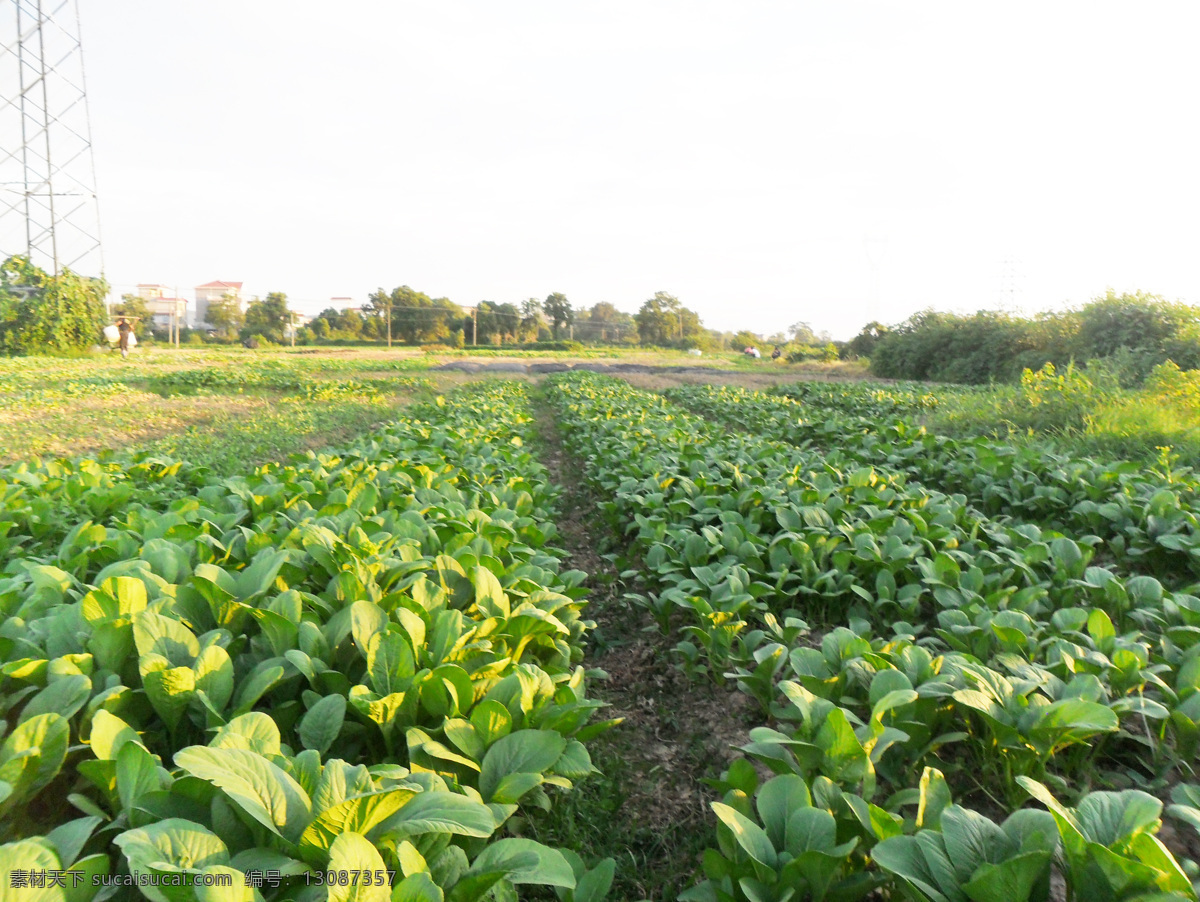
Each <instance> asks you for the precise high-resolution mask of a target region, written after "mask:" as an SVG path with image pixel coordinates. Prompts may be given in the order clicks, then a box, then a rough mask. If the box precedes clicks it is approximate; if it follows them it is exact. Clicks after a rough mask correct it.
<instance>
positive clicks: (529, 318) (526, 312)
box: [517, 298, 542, 341]
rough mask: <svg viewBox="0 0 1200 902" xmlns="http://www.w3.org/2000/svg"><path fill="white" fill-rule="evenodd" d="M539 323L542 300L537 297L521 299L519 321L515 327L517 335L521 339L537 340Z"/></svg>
mask: <svg viewBox="0 0 1200 902" xmlns="http://www.w3.org/2000/svg"><path fill="white" fill-rule="evenodd" d="M541 325H542V302H541V301H539V300H538V299H537V298H526V299H525V300H523V301H521V322H520V325H519V326H518V327H517V337H518V338H519V339H520V340H521V341H537V337H538V330H539V329H540V328H541Z"/></svg>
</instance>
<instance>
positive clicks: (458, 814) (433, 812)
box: [380, 791, 496, 837]
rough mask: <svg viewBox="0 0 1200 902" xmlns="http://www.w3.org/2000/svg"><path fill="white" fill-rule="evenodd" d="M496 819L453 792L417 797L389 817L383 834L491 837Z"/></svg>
mask: <svg viewBox="0 0 1200 902" xmlns="http://www.w3.org/2000/svg"><path fill="white" fill-rule="evenodd" d="M495 829H496V819H495V817H494V816H493V815H492V811H491V809H490V808H488V807H487V806H486V805H483V804H481V803H479V802H476V801H474V800H472V799H468V798H467V797H466V796H460V795H456V794H455V793H452V792H444V791H433V792H422V793H418V794H417V795H416V796H414V797H413V798H411V799H409V800H408V802H406V803H405V804H404V806H403V807H402V808H401V809H400V810H399V811H397V812H396V813H395V814H394V815H392V816H391V817H389V818H388V819H387V820H386V821H385V822H384V825H383V827H382V829H381V831H380V832H381V834H384V835H396V836H400V837H404V836H416V835H418V834H421V833H454V834H458V835H461V836H491V835H492V832H493V831H494V830H495Z"/></svg>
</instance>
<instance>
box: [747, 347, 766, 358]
mask: <svg viewBox="0 0 1200 902" xmlns="http://www.w3.org/2000/svg"><path fill="white" fill-rule="evenodd" d="M743 353H745V355H746V356H747V357H762V354H760V353H758V348H746V350H745V351H744V352H743Z"/></svg>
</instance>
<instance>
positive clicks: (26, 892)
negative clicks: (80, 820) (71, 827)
mask: <svg viewBox="0 0 1200 902" xmlns="http://www.w3.org/2000/svg"><path fill="white" fill-rule="evenodd" d="M62 867H63V863H62V862H60V861H59V859H58V856H57V855H55V854H54V852H52V851H51V850H50V849H48V848H47V847H46V846H45V845H44V844H43V843H42V842H40V841H38V840H33V839H23V840H19V841H18V842H10V843H5V844H4V845H2V846H0V893H2V894H3V897H4V899H5V902H10V900H11V902H66V893H65V891H64V890H63V889H61V888H57V887H32V886H30V887H15V886H13V871H18V870H20V871H24V872H26V874H28V872H29V871H31V870H38V871H53V870H61V869H62ZM68 885H69V881H68Z"/></svg>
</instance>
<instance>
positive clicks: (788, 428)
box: [666, 386, 1200, 588]
mask: <svg viewBox="0 0 1200 902" xmlns="http://www.w3.org/2000/svg"><path fill="white" fill-rule="evenodd" d="M666 394H667V396H668V397H669V398H671V400H673V401H676V402H678V403H680V404H682V405H683V406H685V407H687V408H688V409H689V410H693V411H695V412H697V413H699V414H701V415H703V416H707V417H710V418H713V419H717V420H721V421H725V422H729V423H732V424H735V425H737V426H738V427H739V428H744V429H747V430H749V431H750V432H752V433H754V434H755V435H760V436H764V437H766V438H772V439H778V440H780V441H786V442H791V443H793V444H796V445H798V446H801V447H807V448H813V449H816V450H819V451H821V452H822V454H823V455H824V457H825V459H826V460H827V461H828V462H829V463H830V464H831V465H833V466H835V467H857V466H863V465H867V466H872V467H875V468H877V469H878V470H880V471H881V472H886V473H893V474H901V475H903V476H905V477H907V478H908V480H909V481H910V484H911V483H912V482H918V483H921V484H924V485H926V486H928V487H929V488H931V489H934V490H937V491H943V492H947V493H952V492H957V493H961V494H963V495H964V496H965V497H966V498H967V500H968V501H969V502H970V503H971V504H972V505H974V506H975V507H977V508H978V509H979V510H980V511H982V512H983V513H985V514H987V515H989V516H992V517H1002V518H1005V519H1007V520H1009V521H1011V522H1014V523H1020V522H1028V523H1034V524H1037V525H1039V526H1043V527H1048V528H1052V529H1056V530H1060V531H1062V532H1065V533H1068V534H1071V535H1074V536H1077V537H1078V538H1079V540H1080V541H1083V542H1088V543H1090V544H1091V545H1093V546H1094V547H1097V549H1098V550H1100V551H1102V552H1103V553H1104V554H1105V555H1106V556H1108V557H1110V558H1111V559H1112V560H1113V561H1114V562H1115V563H1117V564H1118V565H1119V566H1120V567H1121V568H1122V569H1123V570H1128V571H1132V572H1138V573H1147V574H1150V575H1153V576H1155V577H1157V578H1158V579H1160V580H1162V581H1163V582H1164V583H1167V584H1169V585H1172V586H1176V587H1180V588H1184V587H1186V586H1187V585H1189V584H1191V583H1194V582H1196V580H1198V579H1200V520H1198V518H1197V511H1198V510H1200V479H1198V478H1197V476H1196V474H1195V473H1194V472H1193V471H1192V470H1190V469H1185V468H1174V467H1172V466H1170V465H1169V464H1167V465H1166V466H1160V467H1157V468H1154V469H1150V468H1146V467H1144V466H1141V465H1139V464H1136V463H1132V462H1128V461H1126V462H1119V463H1107V462H1104V461H1098V460H1094V459H1091V458H1087V457H1072V456H1070V455H1067V454H1063V453H1060V452H1056V451H1052V450H1049V449H1046V448H1043V447H1038V446H1015V445H1004V444H998V443H996V442H995V441H994V440H991V439H988V438H973V439H953V438H947V437H945V436H937V435H931V434H929V433H928V432H926V431H925V430H924V429H922V428H920V427H919V426H917V425H915V424H914V423H913V422H912V420H911V419H910V418H909V417H907V416H906V415H905V414H908V413H912V412H914V411H915V410H918V409H920V405H922V404H924V405H925V406H932V403H933V400H934V399H933V398H932V396H928V395H926V396H920V395H917V396H914V395H913V393H912V392H899V393H895V394H893V393H892V392H885V391H873V390H870V389H864V388H861V387H860V388H858V389H856V390H853V391H851V390H846V389H843V390H842V391H841V393H840V394H838V395H834V394H832V393H830V392H829V390H828V389H825V388H823V387H822V388H821V389H813V388H810V387H807V386H806V387H803V388H800V387H796V388H792V389H786V390H785V393H784V394H783V395H773V394H766V393H763V392H748V391H744V390H740V389H729V388H713V387H710V386H693V387H688V388H680V389H672V390H671V391H668V392H667V393H666ZM792 395H796V397H795V398H794V397H792Z"/></svg>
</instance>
